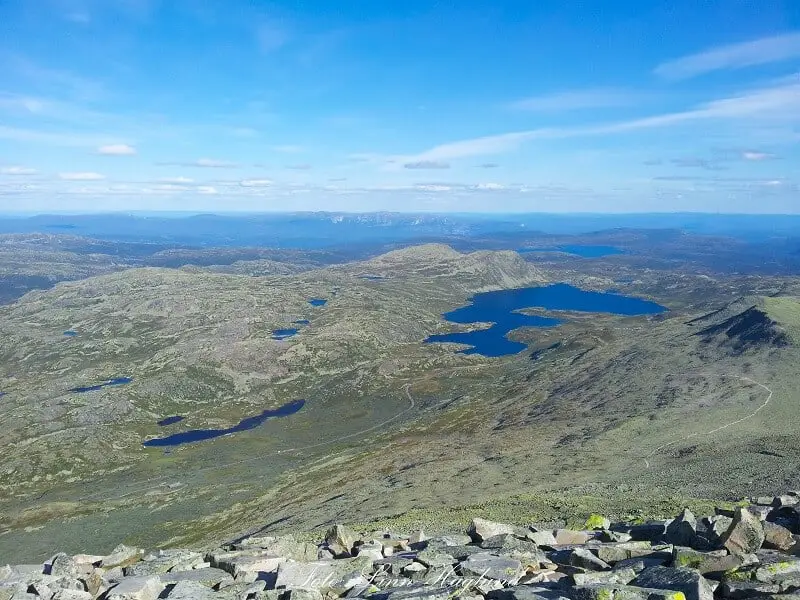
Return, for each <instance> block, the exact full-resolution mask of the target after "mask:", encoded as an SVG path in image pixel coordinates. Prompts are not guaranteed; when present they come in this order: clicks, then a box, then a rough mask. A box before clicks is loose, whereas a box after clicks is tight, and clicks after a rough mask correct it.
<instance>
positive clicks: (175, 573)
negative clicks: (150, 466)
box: [0, 492, 800, 600]
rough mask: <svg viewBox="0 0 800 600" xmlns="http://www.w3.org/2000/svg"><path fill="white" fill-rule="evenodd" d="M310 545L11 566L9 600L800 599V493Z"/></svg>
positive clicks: (295, 541) (0, 596) (279, 540)
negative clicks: (642, 518)
mask: <svg viewBox="0 0 800 600" xmlns="http://www.w3.org/2000/svg"><path fill="white" fill-rule="evenodd" d="M309 539H310V537H309V536H308V535H297V536H294V535H283V536H264V535H259V534H256V535H251V536H248V537H244V538H241V539H239V540H236V541H234V542H231V543H228V544H224V545H223V546H221V547H219V548H216V549H213V550H210V551H208V552H205V553H203V552H199V551H195V550H182V549H162V550H157V551H154V552H145V551H144V550H142V549H139V548H134V547H129V546H125V545H120V546H118V547H117V548H115V549H114V550H113V551H112V552H111V554H109V555H107V556H91V555H85V554H80V555H75V556H68V555H66V554H63V553H60V554H56V555H55V556H53V557H52V558H51V559H50V560H48V561H46V562H45V563H44V564H35V565H14V566H11V565H7V566H3V567H0V600H19V599H22V598H26V599H35V598H44V599H47V600H95V599H101V600H155V599H156V598H168V599H172V600H204V599H208V600H211V599H214V598H218V599H220V600H256V599H265V600H332V599H333V598H341V597H343V598H358V599H360V598H364V599H368V600H447V599H450V598H456V599H464V600H483V599H486V600H714V599H715V598H716V599H718V600H749V599H753V600H766V599H772V600H790V599H797V600H800V492H790V493H788V494H786V495H782V496H778V497H774V498H771V497H764V498H752V499H750V500H748V501H743V502H741V503H738V504H737V505H736V508H734V509H730V508H718V509H717V510H716V511H715V514H714V515H710V516H706V517H702V518H698V517H696V516H695V515H693V514H692V513H691V512H690V511H689V510H688V509H685V510H684V511H683V512H681V514H679V515H678V516H677V517H675V518H674V519H669V520H666V521H649V522H635V523H634V522H624V523H612V522H611V521H610V520H609V519H607V518H605V517H603V516H601V515H591V516H590V517H589V518H588V519H587V520H586V523H585V525H584V527H583V529H579V530H571V529H553V528H550V527H548V526H544V525H539V526H537V525H530V526H527V527H520V526H514V525H508V524H504V523H497V522H493V521H488V520H485V519H481V518H475V519H473V520H472V522H471V524H470V526H469V529H468V530H467V531H466V532H458V533H452V534H444V535H437V536H435V537H430V538H428V537H426V536H425V534H424V533H423V532H422V531H416V532H413V533H409V532H404V533H402V534H401V533H398V532H392V531H375V532H369V533H357V532H355V531H353V530H351V529H349V528H348V527H345V526H343V525H334V526H333V527H331V528H330V529H329V530H328V531H327V533H326V535H325V538H324V540H323V539H319V540H317V543H314V542H310V541H306V540H309Z"/></svg>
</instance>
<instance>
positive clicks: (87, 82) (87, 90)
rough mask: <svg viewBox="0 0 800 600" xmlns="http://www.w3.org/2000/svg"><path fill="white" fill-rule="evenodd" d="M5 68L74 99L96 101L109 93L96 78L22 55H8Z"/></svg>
mask: <svg viewBox="0 0 800 600" xmlns="http://www.w3.org/2000/svg"><path fill="white" fill-rule="evenodd" d="M4 60H5V63H6V64H5V68H7V69H10V70H12V71H13V72H15V73H17V74H18V75H20V76H22V77H23V78H25V79H26V80H28V82H29V83H30V84H31V85H33V86H35V87H37V88H40V89H47V90H51V91H53V92H54V93H57V94H59V97H62V96H66V97H68V98H70V99H73V100H79V101H89V102H91V101H95V100H98V99H100V98H103V97H105V96H106V95H107V92H106V89H105V86H104V85H103V84H102V83H101V82H99V81H96V80H94V79H90V78H87V77H83V76H81V75H76V74H75V73H73V72H72V71H67V70H63V69H51V68H48V67H43V66H41V65H39V64H37V63H35V62H33V61H32V60H30V59H29V58H27V57H25V56H21V55H14V56H10V57H6V59H4Z"/></svg>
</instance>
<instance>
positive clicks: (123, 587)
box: [106, 577, 165, 600]
mask: <svg viewBox="0 0 800 600" xmlns="http://www.w3.org/2000/svg"><path fill="white" fill-rule="evenodd" d="M164 587H165V586H164V584H163V583H161V580H160V579H159V578H158V577H126V578H125V579H123V580H122V581H121V582H120V583H119V584H118V585H116V586H114V587H113V588H111V590H109V592H108V595H107V596H106V599H107V600H156V599H157V598H158V597H159V595H160V594H161V592H162V591H163V590H164Z"/></svg>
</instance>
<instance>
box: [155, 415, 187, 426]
mask: <svg viewBox="0 0 800 600" xmlns="http://www.w3.org/2000/svg"><path fill="white" fill-rule="evenodd" d="M183 419H184V417H182V416H180V415H175V416H174V417H167V418H166V419H161V420H160V421H157V422H156V425H160V426H161V427H166V426H167V425H174V424H175V423H180V422H181V421H183Z"/></svg>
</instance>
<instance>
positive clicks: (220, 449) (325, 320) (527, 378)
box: [0, 242, 800, 561]
mask: <svg viewBox="0 0 800 600" xmlns="http://www.w3.org/2000/svg"><path fill="white" fill-rule="evenodd" d="M686 244H687V245H688V242H686ZM523 245H525V246H530V247H534V246H536V247H538V246H539V244H536V243H534V242H532V243H530V244H523ZM212 252H216V251H212ZM314 252H316V251H314ZM373 252H376V254H375V255H373V256H366V257H362V258H359V259H358V260H344V261H341V262H336V263H331V264H328V265H319V264H317V265H314V266H312V265H310V264H309V263H308V262H306V261H307V258H304V257H303V256H302V253H300V254H298V264H303V265H304V266H303V267H302V268H300V269H297V270H295V269H292V268H290V269H288V270H287V272H283V273H277V274H263V273H262V272H261V271H260V269H262V266H263V263H262V260H263V259H261V258H257V259H255V260H254V261H252V264H251V263H249V262H248V261H243V262H241V263H239V264H238V266H237V268H236V272H221V271H220V270H219V269H218V268H216V267H214V266H197V265H195V266H184V267H182V268H179V269H176V268H165V267H151V266H134V265H129V266H126V267H125V268H120V269H118V270H115V271H111V272H103V273H98V274H95V275H93V276H89V277H84V278H80V279H78V280H75V281H65V282H61V283H57V284H56V285H55V286H54V287H52V289H49V290H39V291H30V292H29V293H27V294H26V295H24V296H23V297H21V298H19V299H18V300H16V301H15V302H13V303H10V304H7V305H6V306H3V307H0V391H2V393H3V394H4V395H3V397H2V399H0V424H1V425H2V433H1V434H0V440H1V441H2V444H3V448H4V451H5V452H4V458H3V461H2V465H1V468H0V490H2V491H1V492H0V561H1V560H2V557H3V556H6V555H10V554H11V552H12V549H13V553H14V555H15V556H16V557H18V558H25V557H27V558H29V559H30V560H38V559H39V558H40V557H41V556H44V555H46V554H47V552H48V551H49V550H48V549H51V548H52V547H53V546H54V545H55V546H57V547H59V548H61V549H64V550H65V551H67V552H70V551H73V550H74V551H78V550H79V549H80V550H82V551H91V552H97V553H99V552H106V551H108V550H109V549H110V546H113V543H115V542H116V541H118V540H119V539H121V538H122V539H125V540H128V541H130V542H131V543H138V544H141V545H147V546H155V545H164V544H167V545H192V546H197V545H199V546H202V545H205V544H210V543H213V542H214V541H218V540H220V539H223V538H228V537H230V538H233V537H235V536H237V535H240V534H241V533H242V532H243V531H244V530H245V529H247V528H248V527H251V526H255V525H257V524H258V525H259V527H261V528H263V524H264V523H267V524H268V525H267V526H266V528H264V529H265V531H268V532H272V531H281V530H290V529H302V530H315V529H319V528H324V527H327V526H328V525H329V524H330V523H331V522H333V521H344V522H348V523H363V522H367V521H376V522H381V520H382V519H384V520H385V519H394V520H395V521H397V522H399V523H404V524H406V525H411V524H413V525H414V526H423V527H429V526H432V525H431V524H433V523H442V524H444V525H443V526H452V525H459V526H460V525H461V520H462V519H463V518H464V515H466V514H467V512H470V515H474V512H475V510H477V511H478V512H480V513H482V514H484V515H485V516H489V517H494V518H498V519H500V520H511V521H515V522H516V521H519V520H520V519H529V518H533V517H534V516H538V517H539V518H546V517H548V515H552V514H555V513H556V512H559V513H563V512H564V511H566V512H569V511H570V510H573V511H574V512H575V513H576V514H578V513H580V512H581V511H582V510H583V509H584V508H586V507H592V509H594V508H597V510H602V511H603V512H605V513H611V514H614V511H617V512H618V513H623V512H624V513H625V515H628V514H630V515H633V516H636V515H637V514H639V515H642V516H643V515H655V514H662V513H664V514H671V512H672V511H673V509H674V504H680V503H681V502H685V501H687V499H691V501H693V502H703V501H704V500H703V499H727V498H735V497H737V496H739V495H741V494H743V493H745V492H748V493H749V492H752V490H753V489H758V490H760V491H763V493H769V492H777V491H779V490H781V489H787V488H791V486H792V485H793V483H794V484H798V483H800V481H797V479H796V478H797V473H796V471H795V469H794V468H793V464H796V461H797V460H798V458H800V456H799V455H800V450H796V448H800V446H798V445H797V441H798V437H797V435H798V434H796V432H795V428H794V426H793V425H792V423H793V420H795V419H796V418H797V408H796V407H797V402H798V400H800V398H798V392H797V391H796V390H795V389H794V383H793V382H794V378H795V377H796V373H797V371H798V367H800V354H799V353H798V349H797V347H796V345H795V341H794V340H796V339H797V337H796V336H797V331H798V330H800V329H799V328H800V317H799V316H798V315H800V310H798V307H799V306H800V303H799V302H798V297H800V281H798V280H797V278H796V277H793V276H790V275H784V274H770V273H768V274H763V273H754V272H742V273H738V274H736V273H729V272H726V273H718V272H715V271H714V269H713V268H711V267H710V266H707V267H703V268H698V267H697V266H696V265H695V264H692V263H688V264H686V266H684V267H678V266H676V265H674V264H673V265H671V266H667V265H666V263H665V261H666V258H665V257H661V258H659V257H657V256H656V257H655V258H653V259H652V261H651V260H650V259H649V258H648V256H647V255H643V254H641V253H639V252H625V253H621V254H608V255H605V256H600V257H593V258H585V257H581V256H577V255H570V254H564V253H560V252H558V253H550V252H546V253H533V252H530V253H528V252H526V253H523V254H520V253H517V252H514V251H511V250H479V251H472V252H462V251H456V250H454V249H453V248H452V247H449V246H447V245H444V244H423V245H416V246H409V247H405V248H400V249H394V250H390V251H388V252H380V251H378V249H377V248H376V249H375V250H373ZM687 252H688V250H687ZM692 252H699V250H697V249H695V250H692ZM653 253H654V254H658V252H657V251H656V250H653ZM287 263H288V264H294V263H291V260H288V261H287ZM706 264H710V263H709V262H707V263H706ZM251 268H252V271H251ZM570 286H571V287H570ZM526 288H533V291H531V292H525V291H521V290H525V289H526ZM500 290H517V292H514V293H515V294H516V295H517V301H512V300H509V299H508V297H506V296H503V295H500V294H501V292H500ZM537 290H538V291H537ZM542 290H544V292H542ZM546 290H556V291H558V292H559V293H560V294H561V295H560V296H558V298H555V297H554V298H555V299H548V297H547V295H545V296H541V295H540V294H542V293H544V294H548V293H550V294H552V292H546ZM509 293H510V292H504V293H503V294H509ZM476 294H477V295H478V296H476ZM526 294H528V296H526ZM563 294H566V296H564V295H563ZM492 297H493V298H495V299H496V301H497V304H496V306H498V307H502V314H504V315H507V316H510V317H511V320H510V321H509V322H508V323H507V327H506V328H505V329H503V331H502V332H499V333H498V334H497V337H496V338H495V341H497V340H502V343H503V344H505V345H510V346H511V350H510V351H502V352H498V353H491V352H490V353H489V356H485V355H482V353H481V352H470V349H471V348H472V349H474V346H475V344H473V343H472V341H471V340H472V339H473V338H472V337H471V336H475V335H486V334H485V333H484V332H486V331H490V330H491V326H490V324H491V323H497V322H498V321H502V320H503V318H505V317H502V318H501V317H498V314H499V313H498V311H497V310H495V309H492V310H488V311H487V312H478V313H475V314H468V315H467V316H468V318H451V317H452V315H458V314H462V315H463V314H464V311H468V312H469V310H470V308H469V307H472V306H475V304H474V303H475V302H478V303H480V302H481V300H480V299H481V298H492ZM509 297H510V296H509ZM565 297H566V298H568V299H569V298H571V299H572V300H570V301H567V302H566V303H565V302H564V298H565ZM589 299H591V302H589ZM598 301H599V302H600V304H597V302H598ZM471 302H472V303H473V304H471ZM604 302H605V303H606V304H603V303H604ZM609 302H611V304H610V305H609V304H608V303H609ZM619 303H622V304H624V305H625V306H624V307H623V308H619V307H618V306H617V305H618V304H619ZM626 303H627V304H626ZM615 312H616V313H621V314H613V313H615ZM484 319H485V321H484ZM542 324H546V325H547V326H545V327H541V326H540V325H542ZM506 331H507V332H508V333H507V334H506V333H505V332H506ZM65 332H72V333H74V335H65ZM289 332H291V333H289ZM492 335H494V334H492ZM442 336H446V337H445V338H444V340H443V338H442ZM447 336H449V337H447ZM426 340H427V341H428V343H426ZM445 340H446V341H448V342H451V343H430V342H431V341H445ZM452 342H457V343H452ZM458 342H460V343H458ZM463 350H466V351H467V352H463ZM115 383H116V385H114V384H115ZM178 417H180V418H178ZM670 498H672V499H674V502H669V501H665V499H670ZM556 506H558V507H560V508H559V509H558V510H557V509H556V508H555V507H556ZM465 507H469V511H467V509H466V508H465ZM570 507H572V508H571V509H570ZM621 516H622V515H621ZM112 523H113V526H112Z"/></svg>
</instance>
